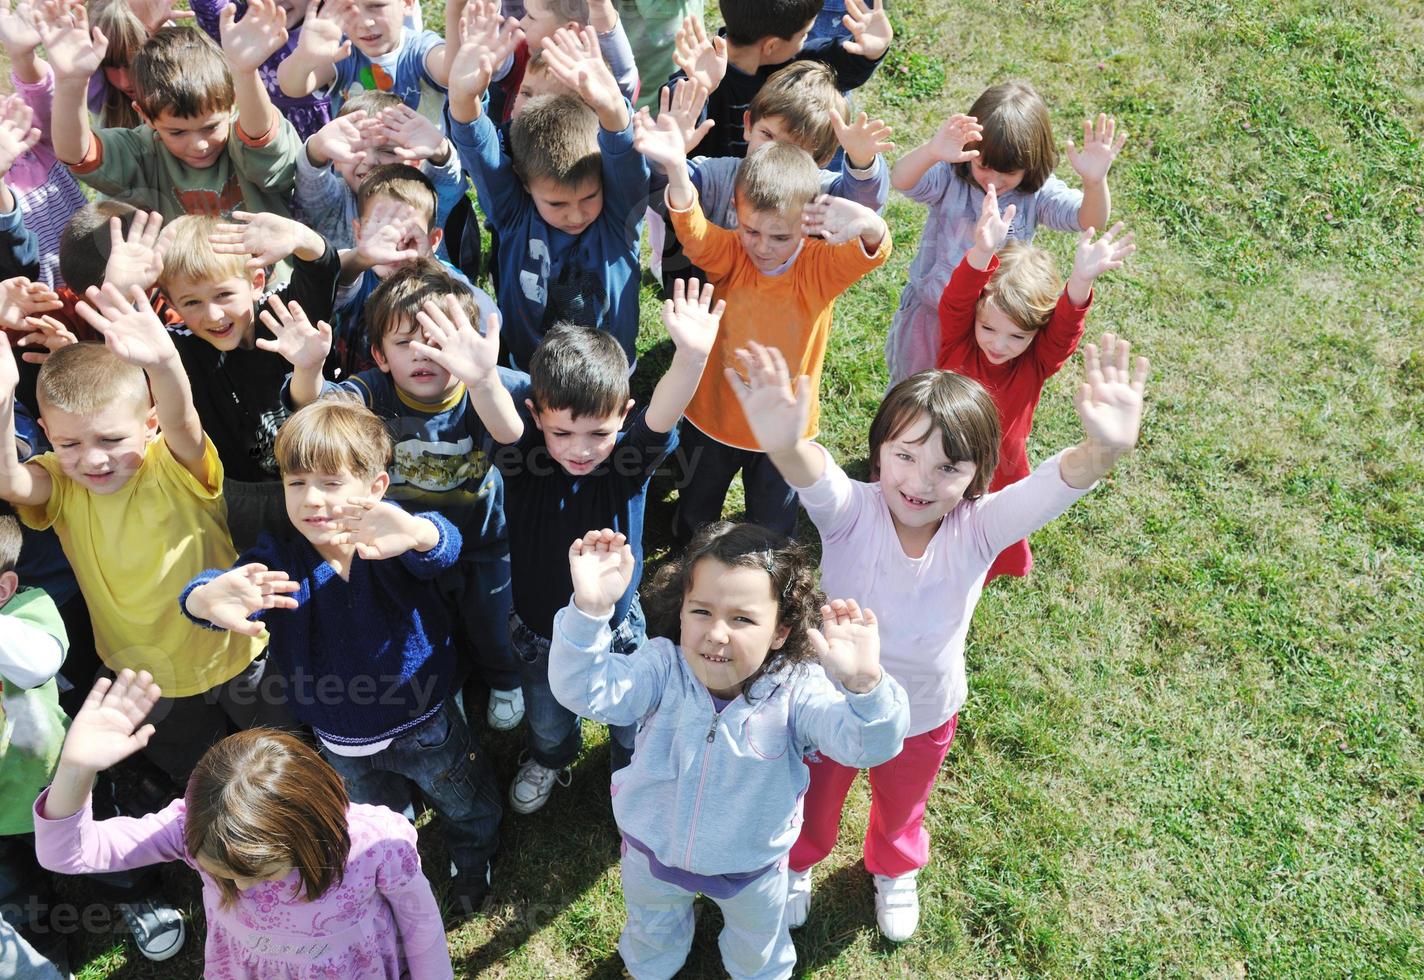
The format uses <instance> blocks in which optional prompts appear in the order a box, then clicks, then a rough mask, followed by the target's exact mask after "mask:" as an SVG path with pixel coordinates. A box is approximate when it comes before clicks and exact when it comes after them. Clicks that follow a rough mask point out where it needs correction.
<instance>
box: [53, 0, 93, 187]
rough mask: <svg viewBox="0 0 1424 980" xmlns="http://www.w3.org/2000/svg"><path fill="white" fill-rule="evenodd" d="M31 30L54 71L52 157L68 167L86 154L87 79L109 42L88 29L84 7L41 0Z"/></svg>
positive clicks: (89, 135) (88, 135)
mask: <svg viewBox="0 0 1424 980" xmlns="http://www.w3.org/2000/svg"><path fill="white" fill-rule="evenodd" d="M40 9H41V16H40V17H39V18H38V19H37V20H36V22H35V26H36V28H37V29H38V31H39V35H40V38H41V40H43V41H44V46H45V52H46V53H47V54H48V55H49V60H50V66H51V68H53V69H54V109H53V114H52V116H51V120H50V126H51V136H52V138H53V142H54V155H55V156H56V157H57V158H58V159H59V160H60V162H62V163H67V164H69V165H70V166H74V165H76V164H79V163H82V162H83V161H84V159H85V158H86V156H87V155H88V153H89V141H90V139H91V138H92V136H93V134H92V133H91V132H90V130H89V106H88V104H87V102H86V99H87V97H88V92H89V78H90V76H91V75H93V74H94V73H95V72H96V71H98V70H99V66H100V64H101V63H102V62H103V59H104V55H105V54H106V53H107V52H108V50H109V42H108V40H107V39H106V38H105V37H104V35H103V34H101V33H99V30H98V28H94V29H93V30H92V31H91V30H90V28H89V16H88V14H87V13H86V12H85V9H84V4H82V3H76V2H73V0H45V3H44V5H43V7H41V8H40Z"/></svg>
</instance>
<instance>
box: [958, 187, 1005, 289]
mask: <svg viewBox="0 0 1424 980" xmlns="http://www.w3.org/2000/svg"><path fill="white" fill-rule="evenodd" d="M1018 210H1019V207H1018V205H1017V204H1010V205H1009V206H1008V207H1006V208H1004V213H1003V214H1000V213H999V192H998V191H997V190H995V188H994V185H993V184H990V185H989V189H988V190H987V191H985V192H984V203H983V204H982V205H980V206H979V220H978V221H977V222H976V223H975V225H974V244H973V245H971V246H969V251H968V252H965V253H964V261H966V262H968V263H969V266H970V268H973V269H977V270H978V271H980V272H984V271H985V270H987V269H988V268H989V263H990V262H992V261H993V260H994V256H996V255H998V254H999V249H1001V248H1003V247H1004V242H1006V241H1008V240H1009V229H1010V228H1011V227H1013V223H1014V215H1016V214H1017V213H1018Z"/></svg>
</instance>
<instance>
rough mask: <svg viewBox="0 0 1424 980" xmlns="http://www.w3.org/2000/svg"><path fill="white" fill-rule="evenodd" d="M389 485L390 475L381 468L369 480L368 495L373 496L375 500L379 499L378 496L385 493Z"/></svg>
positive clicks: (380, 496) (382, 495)
mask: <svg viewBox="0 0 1424 980" xmlns="http://www.w3.org/2000/svg"><path fill="white" fill-rule="evenodd" d="M390 485H391V475H390V474H389V473H387V472H386V471H385V470H382V471H381V472H380V473H378V474H377V475H376V478H375V479H374V480H372V481H371V493H370V496H372V497H375V498H376V499H377V500H379V499H380V498H382V497H384V496H385V495H386V490H387V489H388V488H389V487H390Z"/></svg>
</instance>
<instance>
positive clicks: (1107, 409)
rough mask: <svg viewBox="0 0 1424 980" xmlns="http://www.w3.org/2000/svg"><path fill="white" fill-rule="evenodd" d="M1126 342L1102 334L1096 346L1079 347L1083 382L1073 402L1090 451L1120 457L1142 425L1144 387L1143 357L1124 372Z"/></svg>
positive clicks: (1128, 448) (1144, 370) (1127, 356)
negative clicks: (1081, 357) (1091, 449)
mask: <svg viewBox="0 0 1424 980" xmlns="http://www.w3.org/2000/svg"><path fill="white" fill-rule="evenodd" d="M1129 354H1130V350H1129V345H1128V342H1127V341H1125V340H1122V339H1121V338H1119V337H1116V336H1114V335H1113V334H1110V333H1105V334H1103V336H1102V340H1100V341H1099V342H1098V343H1097V344H1088V345H1087V346H1085V347H1084V348H1083V383H1082V384H1081V385H1079V386H1078V394H1077V396H1076V397H1075V398H1074V399H1073V407H1074V408H1076V409H1077V410H1078V418H1079V419H1081V420H1082V422H1083V431H1084V432H1085V433H1086V434H1087V437H1088V442H1089V443H1090V444H1091V445H1092V447H1093V448H1095V449H1098V450H1101V451H1103V452H1105V453H1108V454H1111V455H1122V454H1123V453H1126V452H1127V451H1128V450H1130V449H1131V448H1132V447H1133V446H1135V445H1137V434H1138V431H1139V430H1140V428H1141V426H1142V392H1143V389H1144V388H1145V387H1146V385H1147V370H1148V367H1149V365H1148V363H1147V358H1145V357H1139V358H1138V359H1137V361H1136V363H1135V364H1134V365H1133V366H1132V371H1131V374H1130V375H1129V372H1128V359H1129Z"/></svg>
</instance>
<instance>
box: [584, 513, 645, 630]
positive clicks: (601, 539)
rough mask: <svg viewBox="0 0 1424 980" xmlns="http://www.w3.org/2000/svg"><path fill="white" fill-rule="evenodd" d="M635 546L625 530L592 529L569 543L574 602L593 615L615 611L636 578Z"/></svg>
mask: <svg viewBox="0 0 1424 980" xmlns="http://www.w3.org/2000/svg"><path fill="white" fill-rule="evenodd" d="M633 564H634V562H633V549H632V548H631V547H629V545H628V539H627V538H626V537H624V536H623V535H622V534H619V533H617V532H614V531H611V530H609V529H608V528H603V529H602V530H600V531H589V532H588V533H587V534H585V535H584V536H583V537H581V538H578V539H576V540H575V541H574V543H573V544H572V545H570V546H569V577H570V578H571V579H572V580H573V586H574V605H576V606H578V607H579V608H580V609H582V610H583V611H584V612H586V613H588V614H589V615H591V616H599V615H606V614H608V613H609V612H612V610H613V607H614V606H616V605H617V604H618V600H619V599H621V598H622V597H623V593H624V592H626V591H628V583H630V582H632V581H633Z"/></svg>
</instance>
